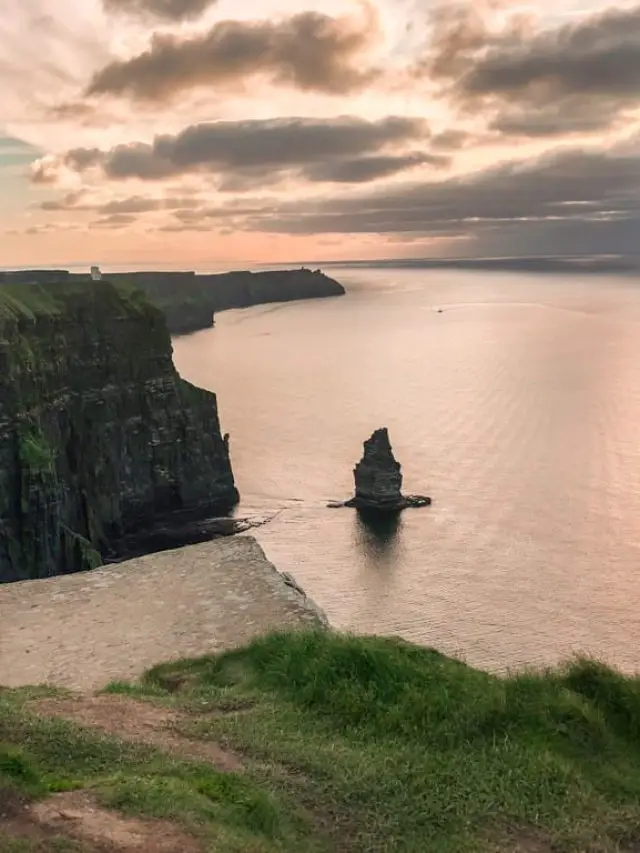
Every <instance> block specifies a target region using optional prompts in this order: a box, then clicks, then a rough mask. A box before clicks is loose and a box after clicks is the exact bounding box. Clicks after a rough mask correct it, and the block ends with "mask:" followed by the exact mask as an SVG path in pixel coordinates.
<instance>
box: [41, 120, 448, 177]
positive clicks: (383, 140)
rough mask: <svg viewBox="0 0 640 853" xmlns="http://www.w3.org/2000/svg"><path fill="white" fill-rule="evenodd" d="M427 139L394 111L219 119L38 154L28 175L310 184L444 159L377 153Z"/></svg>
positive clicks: (421, 128) (420, 124)
mask: <svg viewBox="0 0 640 853" xmlns="http://www.w3.org/2000/svg"><path fill="white" fill-rule="evenodd" d="M428 137H429V128H428V126H427V125H426V123H425V122H424V121H423V120H421V119H416V118H402V117H397V116H388V117H387V118H383V119H379V120H378V121H367V120H365V119H362V118H356V117H353V116H341V117H338V118H335V119H313V118H281V119H270V120H249V121H239V122H233V121H220V122H211V123H205V124H197V125H191V126H189V127H187V128H185V129H184V130H183V131H182V132H180V133H178V134H175V135H170V134H165V135H161V136H156V138H155V139H154V141H153V142H152V143H150V144H149V143H143V142H132V143H129V144H122V145H116V146H114V147H113V148H111V149H109V150H107V151H101V150H100V149H97V148H76V149H72V150H70V151H68V152H67V153H66V155H64V156H63V157H62V159H61V160H60V159H58V160H55V159H54V161H52V160H51V159H50V158H43V160H42V161H39V163H37V164H36V165H35V166H34V168H33V174H32V176H33V179H34V180H35V181H36V182H40V183H42V182H44V181H45V180H46V181H49V182H51V181H52V180H53V175H54V173H56V169H57V170H58V172H57V173H58V174H59V173H60V169H61V168H63V167H66V168H68V169H71V170H72V171H74V172H79V173H83V172H86V171H87V170H89V169H91V168H96V167H97V168H99V169H100V170H101V171H102V173H103V174H104V175H105V176H106V177H107V178H109V179H111V180H124V179H127V178H137V179H140V180H145V181H156V180H162V179H167V178H173V177H175V176H178V175H184V174H188V173H192V172H193V173H198V172H203V171H204V172H212V173H217V174H219V175H220V176H221V179H223V180H224V184H222V186H226V187H232V186H234V183H233V182H234V181H236V182H243V181H244V179H247V180H248V181H249V182H250V181H251V179H254V183H255V182H256V181H259V182H260V184H261V185H264V184H265V182H269V181H271V182H273V181H274V180H275V179H279V178H280V177H281V176H282V175H283V174H287V173H293V174H294V175H295V176H297V177H299V178H302V179H304V180H307V181H314V182H318V181H334V182H362V181H367V180H373V179H375V178H377V177H384V176H388V175H391V174H393V173H396V172H399V171H402V170H404V169H408V168H413V167H415V166H418V165H424V164H430V165H433V166H437V167H440V166H442V165H445V164H446V162H447V160H446V158H443V157H441V156H436V155H431V154H427V153H424V152H415V151H412V152H410V153H408V154H405V153H399V154H397V155H396V154H389V155H387V154H385V155H381V154H380V152H382V151H385V150H386V149H387V148H397V147H398V146H400V147H405V146H406V145H407V143H409V142H411V141H415V140H420V141H424V142H426V141H427V140H428ZM236 185H237V184H236Z"/></svg>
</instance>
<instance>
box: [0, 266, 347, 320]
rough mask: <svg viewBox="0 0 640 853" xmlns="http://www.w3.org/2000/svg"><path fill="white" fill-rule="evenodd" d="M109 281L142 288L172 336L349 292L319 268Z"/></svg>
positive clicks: (60, 274)
mask: <svg viewBox="0 0 640 853" xmlns="http://www.w3.org/2000/svg"><path fill="white" fill-rule="evenodd" d="M108 278H109V280H110V281H112V282H114V283H116V284H118V283H126V284H130V285H134V286H136V287H139V288H140V289H141V290H144V292H145V293H146V294H147V296H148V297H149V299H151V301H152V302H154V303H155V304H156V305H157V306H158V307H159V308H160V309H161V310H162V311H163V312H164V315H165V317H166V320H167V325H168V326H169V331H170V332H171V334H172V335H180V334H186V333H188V332H195V331H197V330H198V329H206V328H209V327H211V326H212V325H213V315H214V313H216V312H217V311H226V310H228V309H230V308H247V307H249V306H251V305H260V304H262V303H267V302H291V301H293V300H296V299H319V298H323V297H328V296H342V295H344V292H345V290H344V288H343V287H342V285H341V284H339V283H338V282H337V281H335V280H334V279H332V278H330V277H329V276H327V275H325V274H324V273H322V272H321V271H320V270H310V269H305V268H302V269H294V270H269V271H265V272H257V273H252V272H246V271H240V272H229V273H221V274H217V275H196V273H195V272H129V273H114V274H113V275H109V276H108ZM88 279H89V276H88V274H87V275H80V274H75V273H74V274H72V273H69V272H68V271H66V270H62V271H57V270H18V271H13V272H5V273H2V272H0V284H2V283H3V282H14V283H18V282H31V283H34V282H37V283H46V282H60V281H65V280H66V281H68V282H69V281H79V280H83V281H87V280H88Z"/></svg>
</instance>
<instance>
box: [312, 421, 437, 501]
mask: <svg viewBox="0 0 640 853" xmlns="http://www.w3.org/2000/svg"><path fill="white" fill-rule="evenodd" d="M353 475H354V479H355V485H356V493H355V497H353V498H352V499H351V500H349V501H346V502H345V503H335V502H332V503H331V504H330V505H329V506H348V507H355V508H356V509H361V510H369V511H376V512H399V511H400V510H403V509H407V508H408V507H421V506H429V505H430V503H431V498H428V497H425V496H423V495H403V494H402V472H401V469H400V463H399V462H398V461H397V460H396V458H395V456H394V455H393V450H392V448H391V443H390V441H389V432H388V430H387V428H386V427H383V428H381V429H377V430H376V431H375V432H374V433H373V435H372V436H371V437H370V438H368V439H367V440H366V441H365V443H364V454H363V456H362V459H361V460H360V462H358V463H357V464H356V467H355V469H354V471H353Z"/></svg>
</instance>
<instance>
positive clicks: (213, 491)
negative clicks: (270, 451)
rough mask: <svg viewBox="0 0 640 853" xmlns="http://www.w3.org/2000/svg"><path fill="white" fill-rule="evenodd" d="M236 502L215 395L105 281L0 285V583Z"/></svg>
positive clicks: (150, 315) (121, 291)
mask: <svg viewBox="0 0 640 853" xmlns="http://www.w3.org/2000/svg"><path fill="white" fill-rule="evenodd" d="M237 500H238V493H237V491H236V488H235V485H234V480H233V474H232V470H231V464H230V461H229V455H228V451H227V448H226V446H225V442H224V441H223V438H222V435H221V432H220V424H219V421H218V411H217V404H216V398H215V395H214V394H211V393H210V392H207V391H204V390H202V389H200V388H196V387H194V386H193V385H190V384H189V383H188V382H185V381H184V380H182V379H181V378H180V377H179V376H178V374H177V372H176V370H175V367H174V365H173V361H172V352H171V341H170V337H169V333H168V331H167V327H166V323H165V321H164V318H163V316H162V313H161V312H160V311H159V310H158V309H157V308H156V307H154V306H152V305H151V304H150V303H149V302H148V301H147V299H146V298H145V296H144V295H143V294H142V293H140V292H139V291H136V290H134V289H132V288H126V287H124V286H122V285H121V286H115V285H114V284H112V283H109V282H105V281H101V282H94V283H90V284H76V283H73V282H69V281H67V282H62V283H58V282H53V283H50V284H46V285H29V284H24V285H14V284H9V285H6V286H4V287H0V581H3V582H6V581H15V580H20V579H25V578H38V577H45V576H50V575H57V574H64V573H68V572H75V571H78V570H81V569H87V568H92V567H95V566H96V565H99V564H100V563H101V562H102V560H103V559H105V558H109V557H117V556H118V555H122V554H123V553H126V552H127V544H129V545H135V542H136V541H137V539H141V540H144V538H145V537H148V536H149V534H150V532H152V531H153V530H154V529H156V528H158V527H161V528H163V529H164V528H166V526H167V525H168V524H184V523H186V522H187V521H189V520H195V519H204V518H207V517H211V516H215V515H219V514H224V513H226V512H227V511H228V510H229V509H230V508H231V507H232V506H233V505H234V504H235V503H236V502H237Z"/></svg>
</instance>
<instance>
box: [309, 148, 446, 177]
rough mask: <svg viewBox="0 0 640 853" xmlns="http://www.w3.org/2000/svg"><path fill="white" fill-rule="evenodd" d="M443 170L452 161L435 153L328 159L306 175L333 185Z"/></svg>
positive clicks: (417, 152)
mask: <svg viewBox="0 0 640 853" xmlns="http://www.w3.org/2000/svg"><path fill="white" fill-rule="evenodd" d="M426 164H428V165H430V166H435V167H437V168H442V167H444V166H447V165H449V158H448V157H442V156H438V155H434V154H425V153H424V152H422V151H414V152H412V153H410V154H400V155H395V156H394V155H389V154H387V155H378V156H371V157H353V158H350V159H349V158H345V159H341V160H335V161H332V160H327V161H326V162H320V163H316V164H314V165H312V166H310V167H309V168H308V169H306V170H305V172H304V176H305V177H306V179H307V180H309V181H325V182H332V183H345V184H356V183H367V182H368V181H374V180H376V179H377V178H386V177H389V176H390V175H395V174H396V173H398V172H404V171H406V170H407V169H412V168H413V167H414V166H424V165H426Z"/></svg>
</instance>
